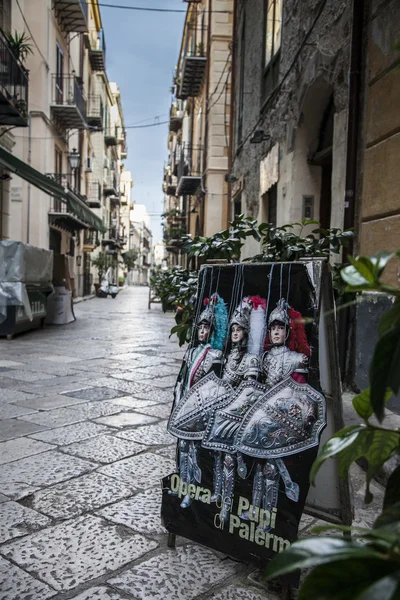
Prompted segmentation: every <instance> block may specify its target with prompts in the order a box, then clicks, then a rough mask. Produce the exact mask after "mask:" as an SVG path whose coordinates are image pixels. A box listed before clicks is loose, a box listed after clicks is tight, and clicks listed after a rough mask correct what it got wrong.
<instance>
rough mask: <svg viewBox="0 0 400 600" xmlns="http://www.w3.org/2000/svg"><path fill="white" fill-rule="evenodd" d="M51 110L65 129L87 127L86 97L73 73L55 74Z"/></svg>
mask: <svg viewBox="0 0 400 600" xmlns="http://www.w3.org/2000/svg"><path fill="white" fill-rule="evenodd" d="M52 83H53V90H52V104H51V110H52V112H53V115H54V117H55V118H56V119H57V121H58V122H59V124H60V125H61V126H62V127H64V128H65V129H86V127H87V122H86V99H85V95H84V93H83V90H82V87H81V85H80V84H79V83H78V80H77V78H76V77H74V76H73V75H60V74H58V73H57V74H55V75H53V82H52Z"/></svg>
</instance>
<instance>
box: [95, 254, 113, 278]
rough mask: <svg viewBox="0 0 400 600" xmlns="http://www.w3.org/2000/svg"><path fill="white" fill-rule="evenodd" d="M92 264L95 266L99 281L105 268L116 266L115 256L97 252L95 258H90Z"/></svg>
mask: <svg viewBox="0 0 400 600" xmlns="http://www.w3.org/2000/svg"><path fill="white" fill-rule="evenodd" d="M92 265H93V266H94V267H97V270H98V274H99V283H100V282H101V280H102V277H103V275H104V273H105V272H106V271H107V269H109V268H110V267H112V268H114V267H115V266H116V259H115V256H114V255H112V254H106V253H105V252H99V254H98V255H97V256H95V258H92Z"/></svg>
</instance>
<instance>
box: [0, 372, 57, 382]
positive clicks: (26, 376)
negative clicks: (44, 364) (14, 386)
mask: <svg viewBox="0 0 400 600" xmlns="http://www.w3.org/2000/svg"><path fill="white" fill-rule="evenodd" d="M7 377H9V378H10V379H18V381H29V382H30V381H42V380H43V379H53V378H54V377H55V376H54V375H51V374H50V373H38V372H37V371H36V372H33V371H26V370H25V369H24V370H20V369H13V370H12V371H8V372H7Z"/></svg>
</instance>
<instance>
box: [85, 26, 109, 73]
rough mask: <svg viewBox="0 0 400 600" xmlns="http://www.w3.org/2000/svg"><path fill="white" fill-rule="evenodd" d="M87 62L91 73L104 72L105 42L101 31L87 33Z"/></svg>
mask: <svg viewBox="0 0 400 600" xmlns="http://www.w3.org/2000/svg"><path fill="white" fill-rule="evenodd" d="M89 60H90V64H91V67H92V70H93V71H105V69H106V42H105V38H104V31H103V30H102V29H101V30H100V31H97V30H96V29H95V30H92V31H90V32H89Z"/></svg>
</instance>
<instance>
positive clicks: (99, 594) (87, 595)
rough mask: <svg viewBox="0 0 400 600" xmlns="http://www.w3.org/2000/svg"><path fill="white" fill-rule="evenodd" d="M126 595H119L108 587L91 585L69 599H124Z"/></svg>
mask: <svg viewBox="0 0 400 600" xmlns="http://www.w3.org/2000/svg"><path fill="white" fill-rule="evenodd" d="M126 598H127V596H125V594H123V596H121V595H120V594H119V592H116V591H115V590H112V589H111V588H109V587H103V586H100V587H93V588H90V589H89V590H86V592H82V594H79V596H74V597H73V598H71V600H126Z"/></svg>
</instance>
